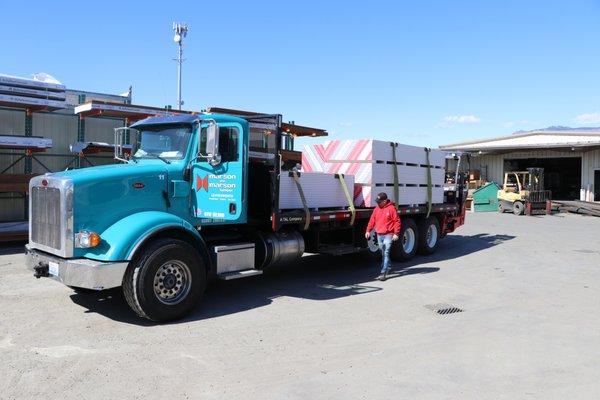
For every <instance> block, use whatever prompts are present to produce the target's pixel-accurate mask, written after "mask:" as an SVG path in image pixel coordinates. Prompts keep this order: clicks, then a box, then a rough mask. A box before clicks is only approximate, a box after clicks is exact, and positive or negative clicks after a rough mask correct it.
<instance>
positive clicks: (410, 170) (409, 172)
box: [302, 139, 444, 207]
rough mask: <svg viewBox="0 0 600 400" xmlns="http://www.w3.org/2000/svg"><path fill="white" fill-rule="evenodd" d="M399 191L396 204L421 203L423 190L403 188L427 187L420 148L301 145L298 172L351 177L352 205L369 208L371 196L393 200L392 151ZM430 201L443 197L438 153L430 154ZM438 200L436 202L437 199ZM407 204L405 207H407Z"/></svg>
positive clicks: (369, 143)
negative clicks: (385, 196)
mask: <svg viewBox="0 0 600 400" xmlns="http://www.w3.org/2000/svg"><path fill="white" fill-rule="evenodd" d="M393 149H395V159H396V162H397V163H398V164H397V167H396V168H397V171H398V183H399V184H401V186H402V187H401V188H400V204H403V203H404V202H405V201H406V202H409V203H410V202H418V203H422V202H423V201H424V200H423V199H426V196H425V195H426V188H423V187H403V186H404V185H405V184H406V185H407V186H414V185H422V184H426V183H427V168H423V166H424V164H426V163H427V161H426V154H425V151H424V149H423V148H422V147H416V146H409V145H404V144H397V145H396V147H392V146H390V142H386V141H380V140H371V139H362V140H330V141H327V142H325V143H323V144H315V145H305V146H304V150H303V152H302V170H303V171H305V172H324V173H341V174H345V175H354V182H355V184H354V205H355V206H359V207H373V206H374V203H372V199H373V195H372V193H373V192H374V191H375V193H379V192H386V193H387V194H388V197H390V198H393V185H391V184H392V183H393V182H394V178H393V166H392V163H391V162H392V161H394V150H393ZM430 164H431V165H432V166H433V167H434V168H432V169H431V173H432V180H433V182H434V185H436V187H435V188H434V197H435V198H436V199H437V198H439V197H443V189H441V185H442V184H443V180H444V154H443V152H441V151H439V150H434V151H432V152H431V153H430ZM438 200H439V199H438ZM407 204H408V203H407Z"/></svg>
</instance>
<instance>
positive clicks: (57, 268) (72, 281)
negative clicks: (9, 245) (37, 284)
mask: <svg viewBox="0 0 600 400" xmlns="http://www.w3.org/2000/svg"><path fill="white" fill-rule="evenodd" d="M25 252H26V264H27V268H28V269H30V270H32V271H34V272H35V276H36V277H37V278H39V277H49V278H53V279H56V280H58V281H60V282H62V283H64V284H65V285H68V286H74V287H79V288H85V289H93V290H103V289H110V288H114V287H119V286H121V282H122V281H123V275H125V270H126V269H127V265H128V262H102V261H95V260H89V259H87V258H75V259H64V258H61V257H57V256H54V255H51V254H47V253H44V252H42V251H39V250H36V249H32V248H30V247H29V245H26V246H25Z"/></svg>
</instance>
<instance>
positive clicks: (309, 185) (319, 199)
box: [279, 171, 354, 210]
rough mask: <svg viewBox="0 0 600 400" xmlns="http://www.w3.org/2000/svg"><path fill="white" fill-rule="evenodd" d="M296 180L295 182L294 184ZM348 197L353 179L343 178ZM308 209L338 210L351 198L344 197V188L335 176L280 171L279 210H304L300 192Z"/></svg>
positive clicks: (348, 176) (352, 185)
mask: <svg viewBox="0 0 600 400" xmlns="http://www.w3.org/2000/svg"><path fill="white" fill-rule="evenodd" d="M296 179H297V182H296ZM344 183H345V185H346V189H347V190H348V195H349V196H352V189H353V187H354V177H353V176H352V175H347V176H344ZM298 185H300V188H301V190H302V195H303V196H304V201H305V202H306V206H307V207H308V208H312V209H314V208H340V207H347V206H349V205H350V204H349V202H351V201H352V198H350V199H348V198H347V197H346V194H345V191H344V188H343V186H342V183H341V182H340V180H339V179H338V178H337V177H336V174H333V173H331V174H328V173H311V172H299V173H297V174H296V178H294V176H293V173H292V172H288V171H282V172H281V175H280V178H279V208H280V209H282V210H285V209H293V208H304V204H303V203H302V197H301V196H300V190H299V189H298Z"/></svg>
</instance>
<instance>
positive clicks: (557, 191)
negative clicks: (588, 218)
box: [504, 157, 581, 200]
mask: <svg viewBox="0 0 600 400" xmlns="http://www.w3.org/2000/svg"><path fill="white" fill-rule="evenodd" d="M530 167H540V168H544V183H545V186H546V187H545V189H546V190H550V191H552V198H553V199H555V200H577V199H579V189H580V188H581V157H556V158H513V159H505V160H504V172H508V171H526V170H527V168H530Z"/></svg>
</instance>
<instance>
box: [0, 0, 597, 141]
mask: <svg viewBox="0 0 600 400" xmlns="http://www.w3.org/2000/svg"><path fill="white" fill-rule="evenodd" d="M69 3H70V4H69ZM135 3H136V2H128V1H123V0H121V1H118V2H117V1H102V2H92V3H90V2H87V3H86V2H81V1H79V2H67V1H65V2H47V1H44V2H41V1H40V2H37V1H27V2H25V3H23V2H16V1H11V2H8V1H6V2H3V4H2V14H3V18H2V24H0V36H1V37H2V38H3V40H2V41H0V55H1V56H0V72H3V73H8V74H12V75H18V76H29V75H30V74H32V73H35V72H47V73H49V74H51V75H53V76H55V77H56V78H57V79H59V80H60V81H62V82H63V83H64V84H66V85H67V86H68V87H70V88H77V89H83V90H89V91H98V92H106V93H121V92H124V91H126V89H127V88H128V87H129V85H133V90H134V102H135V103H138V104H148V105H156V106H164V105H165V104H176V93H177V92H176V64H175V62H174V61H172V58H173V57H175V55H176V45H175V44H174V43H173V41H172V31H171V23H172V21H182V22H186V23H187V24H188V25H189V27H190V32H189V35H188V37H187V38H186V42H185V57H186V58H187V61H186V62H185V64H184V91H183V98H184V101H185V102H186V106H185V108H187V109H193V110H199V109H202V108H205V107H207V106H211V105H213V106H222V107H230V108H240V109H248V110H256V111H263V112H273V113H282V114H283V115H284V119H285V120H295V121H296V123H298V124H306V125H312V126H317V127H322V128H325V129H327V130H329V131H330V133H331V136H332V137H334V138H346V137H347V138H361V137H374V138H380V139H388V140H389V139H392V138H393V139H394V140H397V141H400V142H404V143H410V144H416V145H427V146H437V145H439V144H445V143H449V142H455V141H460V140H465V139H469V138H477V137H486V136H491V135H500V134H509V133H511V132H513V131H515V130H518V129H533V128H541V127H546V126H549V125H567V126H596V125H600V80H599V79H598V78H599V74H600V51H599V46H600V2H599V1H521V0H519V1H506V0H503V1H495V2H493V1H428V2H426V1H405V2H401V1H397V2H380V1H375V0H373V1H368V2H365V1H361V2H356V3H353V2H350V1H345V2H341V1H340V2H327V1H323V0H321V1H317V2H312V1H298V2H281V1H276V2H262V1H247V2H227V1H221V2H200V1H179V2H175V1H171V2H164V1H163V2H160V4H159V5H153V4H152V2H149V1H148V2H139V3H137V4H135Z"/></svg>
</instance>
